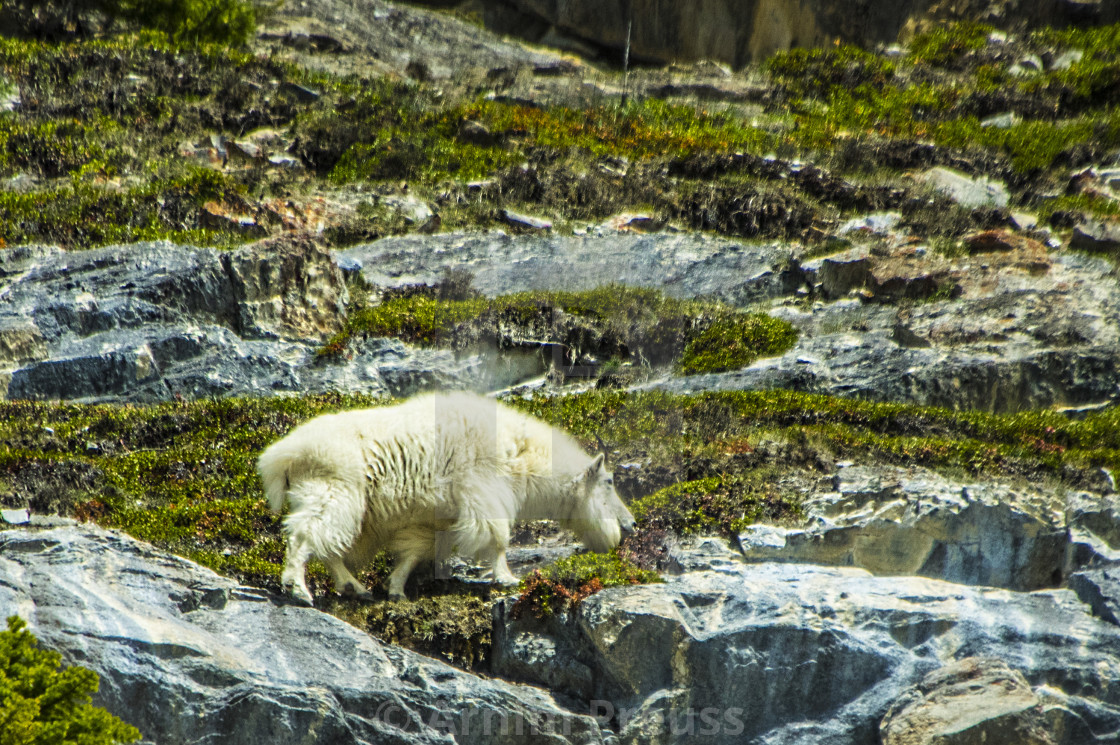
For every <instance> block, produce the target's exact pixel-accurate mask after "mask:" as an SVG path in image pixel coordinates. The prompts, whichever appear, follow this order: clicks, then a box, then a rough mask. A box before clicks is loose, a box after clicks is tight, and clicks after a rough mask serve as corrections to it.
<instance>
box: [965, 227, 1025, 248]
mask: <svg viewBox="0 0 1120 745" xmlns="http://www.w3.org/2000/svg"><path fill="white" fill-rule="evenodd" d="M1020 243H1021V239H1019V238H1017V237H1016V236H1014V235H1012V234H1010V233H1007V232H1004V231H1002V230H985V231H984V232H983V233H976V234H974V235H970V236H968V237H967V238H965V239H964V245H965V247H966V248H967V249H968V251H969V253H985V252H989V251H1013V250H1015V249H1016V248H1017V247H1019V245H1020Z"/></svg>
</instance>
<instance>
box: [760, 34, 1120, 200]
mask: <svg viewBox="0 0 1120 745" xmlns="http://www.w3.org/2000/svg"><path fill="white" fill-rule="evenodd" d="M994 31H995V29H993V28H991V27H988V26H984V25H982V24H976V23H960V24H954V25H950V26H946V27H940V28H936V29H933V30H931V31H929V32H926V33H924V34H919V35H918V36H917V37H916V38H914V39H913V40H912V41H911V42H910V44H909V53H908V55H907V56H906V57H905V58H904V59H900V60H897V61H894V60H887V59H884V58H883V57H881V56H879V55H875V54H872V53H869V52H866V51H864V50H861V49H857V48H854V47H844V46H842V47H839V48H836V49H815V50H793V51H790V52H787V53H781V54H778V55H776V56H775V57H773V58H772V59H771V60H769V61H768V62H767V65H766V67H767V70H768V71H769V73H770V74H771V76H772V77H773V78H774V79H775V80H776V81H777V82H779V83H780V84H781V85H783V86H784V88H785V90H786V92H787V95H788V101H789V103H790V105H791V106H792V108H793V111H794V117H795V120H796V121H797V123H798V126H797V127H796V128H795V130H793V132H791V134H790V135H789V137H790V138H791V142H792V144H795V145H800V146H803V147H808V148H810V149H814V150H817V151H826V152H827V150H828V149H830V148H831V147H834V146H835V143H836V142H837V139H838V138H839V139H840V140H845V139H852V138H855V139H870V140H876V139H879V140H892V139H893V140H897V139H902V140H927V141H932V142H934V143H937V144H938V145H941V146H943V147H946V148H951V149H953V150H956V151H958V152H961V153H965V154H967V153H972V154H973V155H974V156H976V155H979V156H981V157H980V158H979V160H980V161H982V160H983V157H982V156H983V155H984V154H988V155H994V156H996V157H997V158H998V159H999V160H1001V161H1003V162H1004V163H1006V164H1007V166H1008V167H1009V171H1010V172H1009V173H1008V174H1007V175H1008V176H1009V177H1010V178H1012V179H1013V180H1014V179H1020V180H1021V179H1024V178H1028V177H1029V178H1041V177H1043V175H1044V174H1046V173H1047V172H1049V171H1050V170H1052V169H1055V168H1060V167H1068V166H1070V165H1077V164H1086V163H1089V162H1091V161H1092V159H1093V158H1094V157H1101V156H1103V154H1104V153H1105V152H1107V151H1108V150H1109V149H1114V148H1116V147H1117V146H1120V108H1118V105H1120V83H1118V82H1117V81H1120V45H1118V44H1116V43H1115V42H1116V41H1117V40H1118V39H1120V26H1108V27H1100V28H1093V29H1082V30H1064V31H1057V30H1050V29H1045V30H1042V31H1038V32H1035V33H1033V34H1030V35H1027V36H1025V37H1023V38H1022V39H1019V40H1017V41H1015V42H1014V43H1007V42H1002V41H991V40H990V39H989V36H990V35H991V34H992V33H994ZM1070 50H1077V51H1080V52H1082V53H1083V56H1082V57H1081V58H1080V59H1079V60H1077V61H1074V62H1072V63H1071V64H1069V66H1068V67H1064V68H1050V69H1048V70H1043V71H1039V72H1025V73H1022V74H1019V75H1015V74H1014V73H1013V72H1012V67H1013V64H1014V62H1015V61H1016V59H1020V58H1023V57H1025V56H1027V55H1029V54H1031V53H1047V54H1051V55H1052V56H1054V57H1057V56H1059V55H1061V54H1062V53H1063V52H1066V51H1070ZM1002 113H1013V114H1015V115H1016V116H1017V121H1015V122H1014V123H1013V124H1012V125H1011V126H1010V127H1001V126H984V125H983V124H982V123H981V122H982V120H983V119H984V118H985V117H987V116H991V115H994V114H1002Z"/></svg>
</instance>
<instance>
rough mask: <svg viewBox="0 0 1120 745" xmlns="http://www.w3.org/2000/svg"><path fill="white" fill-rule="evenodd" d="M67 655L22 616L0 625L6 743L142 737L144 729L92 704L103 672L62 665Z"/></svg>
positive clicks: (0, 697)
mask: <svg viewBox="0 0 1120 745" xmlns="http://www.w3.org/2000/svg"><path fill="white" fill-rule="evenodd" d="M61 662H62V655H60V654H59V653H58V652H52V651H49V650H46V649H42V648H40V647H39V643H38V641H37V640H36V639H35V637H34V636H33V635H32V634H31V632H29V631H28V630H27V624H26V623H25V622H24V621H23V620H21V619H20V618H19V617H18V616H9V617H8V628H7V630H6V631H0V743H3V745H39V744H40V743H41V744H43V745H46V743H59V745H65V744H66V743H105V745H114V744H115V743H125V742H136V741H137V740H139V739H140V732H139V731H138V730H137V729H136V728H135V727H133V726H131V725H129V724H126V723H125V722H123V721H121V720H120V719H118V718H117V717H115V716H113V715H112V714H110V713H109V712H107V711H105V710H104V709H102V708H100V707H97V706H93V705H92V704H91V694H93V693H96V692H97V687H98V683H99V681H98V677H97V673H95V672H93V671H92V670H89V669H87V668H84V667H81V666H80V665H72V666H70V667H63V668H60V664H61Z"/></svg>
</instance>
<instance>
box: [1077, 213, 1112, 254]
mask: <svg viewBox="0 0 1120 745" xmlns="http://www.w3.org/2000/svg"><path fill="white" fill-rule="evenodd" d="M1069 247H1070V248H1076V249H1079V250H1081V251H1101V252H1105V253H1116V252H1120V222H1116V221H1112V220H1098V221H1095V222H1079V223H1078V224H1077V225H1074V226H1073V234H1072V235H1071V236H1070V239H1069Z"/></svg>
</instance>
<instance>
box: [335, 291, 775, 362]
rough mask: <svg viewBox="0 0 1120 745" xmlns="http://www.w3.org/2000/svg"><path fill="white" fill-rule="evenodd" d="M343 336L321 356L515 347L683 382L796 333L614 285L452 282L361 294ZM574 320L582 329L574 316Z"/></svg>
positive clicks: (763, 318)
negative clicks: (382, 349) (372, 298)
mask: <svg viewBox="0 0 1120 745" xmlns="http://www.w3.org/2000/svg"><path fill="white" fill-rule="evenodd" d="M357 289H358V292H355V293H354V296H355V297H356V298H358V300H357V303H356V305H355V307H353V308H352V309H351V312H350V314H349V315H348V317H347V321H346V326H345V328H344V329H343V330H342V331H341V332H339V333H338V334H337V335H335V336H334V337H333V338H332V339H330V340H329V341H328V342H327V343H326V344H325V345H324V346H323V348H322V350H321V354H323V355H324V356H328V357H334V356H339V355H343V354H345V353H346V351H347V349H348V347H349V346H350V344H351V343H352V342H353V341H354V340H356V339H358V338H364V337H367V336H372V337H385V336H387V337H393V338H399V339H403V340H404V341H406V342H409V343H413V344H422V345H427V346H445V347H446V346H453V347H464V346H469V345H472V344H477V343H479V342H484V343H487V344H491V345H495V346H497V347H498V348H503V347H506V346H509V345H510V344H511V343H513V340H514V339H516V338H520V339H524V340H531V341H532V342H533V343H535V344H546V343H547V344H558V345H562V346H563V347H564V348H565V349H566V350H569V351H570V353H571V354H572V356H573V357H572V359H570V360H568V364H575V363H577V362H578V359H579V355H580V354H592V355H594V356H596V357H598V358H601V359H613V360H615V361H618V362H637V363H639V364H648V365H665V364H668V363H676V366H677V368H678V370H679V371H680V372H682V373H684V374H694V373H701V372H720V371H723V370H731V369H737V368H740V367H745V366H746V365H749V364H750V363H752V362H754V360H755V359H757V358H759V357H766V356H772V355H776V354H781V353H782V352H785V351H786V350H788V349H789V348H790V347H792V346H793V343H794V342H795V341H796V340H797V331H796V329H794V328H793V326H792V325H791V324H790V323H788V322H786V321H782V320H779V319H775V318H772V317H770V316H767V315H765V314H761V313H752V314H747V313H741V312H739V311H737V310H735V309H734V308H731V307H729V306H726V305H723V304H721V303H718V302H714V301H697V300H680V299H677V298H672V297H669V296H667V295H665V294H663V293H661V292H660V291H657V290H653V289H646V288H638V287H628V286H623V285H606V286H604V287H600V288H597V289H594V290H585V291H574V292H572V291H569V292H560V291H551V292H550V291H532V292H520V293H515V294H511V295H502V296H499V297H496V298H485V297H482V296H481V295H479V294H477V293H474V292H472V291H471V290H470V289H469V286H466V285H464V286H462V287H458V288H457V289H456V290H454V291H453V292H452V293H450V294H449V292H448V291H447V290H448V284H447V283H446V282H443V283H437V284H436V285H432V286H420V287H412V288H406V289H404V290H402V291H397V294H396V295H394V296H392V297H388V298H386V299H383V300H382V301H381V302H379V303H377V304H374V305H367V304H366V299H365V295H364V294H363V293H362V292H361V288H357ZM569 316H571V317H575V318H577V319H579V320H578V322H577V323H576V324H573V323H571V322H570V321H569V320H568V317H569Z"/></svg>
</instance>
